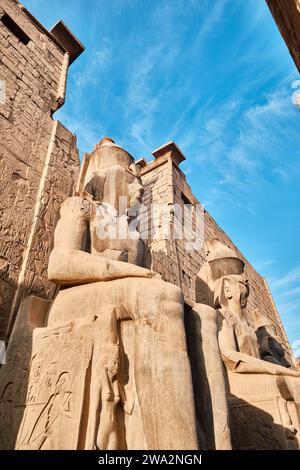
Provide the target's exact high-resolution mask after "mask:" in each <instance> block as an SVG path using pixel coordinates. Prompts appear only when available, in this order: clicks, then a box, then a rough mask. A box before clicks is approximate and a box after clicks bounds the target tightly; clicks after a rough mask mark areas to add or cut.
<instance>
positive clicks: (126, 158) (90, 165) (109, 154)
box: [76, 137, 140, 194]
mask: <svg viewBox="0 0 300 470" xmlns="http://www.w3.org/2000/svg"><path fill="white" fill-rule="evenodd" d="M114 166H118V167H121V168H123V170H124V171H125V172H128V173H130V174H132V175H133V176H135V177H137V178H138V177H140V168H139V167H138V166H137V165H136V164H135V161H134V158H133V157H132V155H130V153H129V152H127V151H126V150H124V149H123V148H122V147H120V146H119V145H117V144H116V143H115V142H114V140H113V139H111V138H110V137H104V138H103V139H101V140H100V142H99V143H98V144H96V145H95V147H94V148H93V150H92V152H91V153H86V154H85V155H84V158H83V163H82V167H81V172H80V176H79V180H78V184H77V188H76V193H77V194H80V193H81V192H82V190H83V189H84V188H85V187H86V186H87V185H88V184H89V183H90V182H91V181H92V180H93V179H94V183H93V184H94V186H96V185H97V175H99V174H103V173H104V172H105V169H108V168H111V167H114Z"/></svg>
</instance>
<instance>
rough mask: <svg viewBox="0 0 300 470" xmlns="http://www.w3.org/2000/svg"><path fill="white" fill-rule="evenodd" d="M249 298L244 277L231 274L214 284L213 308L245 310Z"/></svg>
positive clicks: (247, 286)
mask: <svg viewBox="0 0 300 470" xmlns="http://www.w3.org/2000/svg"><path fill="white" fill-rule="evenodd" d="M248 297H249V285H248V281H247V279H246V278H244V276H242V275H237V274H231V275H227V276H223V277H221V278H220V279H218V280H217V281H216V282H215V289H214V307H215V308H222V307H227V308H229V309H230V310H233V311H240V310H243V309H244V308H246V306H247V300H248Z"/></svg>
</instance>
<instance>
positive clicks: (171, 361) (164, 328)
mask: <svg viewBox="0 0 300 470" xmlns="http://www.w3.org/2000/svg"><path fill="white" fill-rule="evenodd" d="M112 312H114V314H115V315H116V316H117V319H118V320H134V322H133V323H134V331H133V330H131V335H132V338H131V340H132V341H134V353H135V358H134V361H133V362H134V364H129V371H130V373H131V374H133V376H134V385H135V397H134V402H135V403H134V406H138V407H139V408H140V415H141V420H142V426H141V428H142V429H143V431H144V439H143V442H146V446H147V448H148V449H196V448H197V437H196V425H195V411H194V400H193V389H192V380H191V372H190V364H189V360H188V356H187V348H186V338H185V329H184V323H183V297H182V293H181V291H180V289H179V288H177V287H175V286H173V285H171V284H169V283H166V282H163V281H159V280H153V279H142V278H139V279H138V278H126V279H121V280H116V281H110V282H96V283H93V284H87V285H84V286H78V287H72V288H68V289H65V290H63V291H61V292H60V293H59V295H58V296H57V298H56V300H55V302H54V304H53V306H52V308H51V311H50V314H49V319H48V326H58V325H62V324H64V323H68V322H70V321H72V320H79V319H82V320H83V319H84V318H85V317H86V318H91V317H93V316H97V317H98V319H99V324H100V325H101V322H102V320H101V319H103V321H104V323H105V324H106V323H107V321H106V320H107V316H109V315H111V313H112ZM125 353H126V351H125ZM129 440H130V439H129Z"/></svg>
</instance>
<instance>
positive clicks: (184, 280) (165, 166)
mask: <svg viewBox="0 0 300 470" xmlns="http://www.w3.org/2000/svg"><path fill="white" fill-rule="evenodd" d="M141 171H142V180H143V183H144V186H145V192H144V196H143V203H144V204H145V205H147V206H148V207H149V208H150V204H160V203H166V204H168V205H169V207H170V212H171V207H172V204H173V203H177V204H179V205H181V206H183V205H184V204H185V203H189V202H190V203H191V204H193V205H195V204H197V203H198V201H197V199H196V198H195V196H194V195H193V193H192V191H191V188H190V187H189V185H188V184H187V182H186V179H185V176H184V174H183V172H182V171H181V170H180V169H179V168H178V166H177V165H176V164H174V162H173V161H172V159H171V158H168V157H164V156H161V157H159V158H157V159H156V160H155V161H153V162H150V163H149V164H148V165H147V166H145V167H144V168H142V170H141ZM148 212H149V220H150V223H149V227H150V226H151V224H152V225H153V226H155V227H156V228H157V230H159V225H161V224H162V220H161V219H159V218H156V217H155V216H154V217H151V213H150V209H149V211H148ZM166 217H167V216H166ZM172 219H173V216H172V213H170V214H169V221H170V223H171V224H172ZM148 235H149V238H148V244H149V246H150V249H151V252H152V262H153V269H154V270H156V271H158V272H159V273H160V274H162V276H163V278H164V279H165V280H166V281H168V282H171V283H173V284H176V285H178V286H179V287H181V288H182V290H183V293H184V296H185V299H186V301H187V302H193V301H195V300H196V283H195V279H196V275H197V273H198V272H199V269H200V267H201V266H202V264H203V262H204V257H205V252H204V249H203V248H202V249H200V250H196V251H188V250H187V249H186V247H185V241H184V240H163V239H161V240H154V239H153V238H151V236H150V230H149V232H148ZM211 238H217V239H218V240H220V241H222V242H224V243H226V244H227V245H228V246H229V247H231V248H234V249H235V250H236V252H237V253H238V255H239V256H240V257H241V258H242V259H243V261H244V262H245V273H246V275H247V277H248V279H249V284H250V296H249V300H248V306H247V314H248V319H249V322H250V323H251V324H253V323H254V318H253V312H254V310H255V309H259V310H260V311H261V312H262V313H264V314H265V315H267V316H268V317H269V318H271V319H272V320H273V322H274V323H275V324H276V325H277V326H278V328H279V331H280V334H281V337H282V340H283V342H284V344H285V346H286V349H287V351H288V353H289V354H291V350H290V345H289V343H288V339H287V336H286V333H285V331H284V328H283V325H282V323H281V320H280V317H279V314H278V312H277V310H276V307H275V305H274V302H273V300H272V297H271V293H270V291H269V289H268V286H267V284H266V282H265V280H264V279H263V277H262V276H261V275H260V274H259V273H258V272H257V271H256V270H255V269H254V268H253V266H252V265H251V264H250V263H249V262H248V260H247V259H246V258H245V256H244V255H243V254H242V253H241V252H240V251H239V250H238V248H237V247H236V246H235V245H234V243H233V242H232V240H231V239H230V238H229V237H228V236H227V235H226V233H225V232H224V231H223V230H222V229H221V228H220V227H219V226H218V224H217V223H216V222H215V220H214V219H213V218H212V216H211V215H210V214H209V213H208V212H207V211H206V210H204V240H205V239H207V240H208V239H211Z"/></svg>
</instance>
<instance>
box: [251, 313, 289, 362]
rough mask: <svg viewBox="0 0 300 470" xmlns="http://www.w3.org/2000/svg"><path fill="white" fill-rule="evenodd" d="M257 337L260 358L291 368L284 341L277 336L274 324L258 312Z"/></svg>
mask: <svg viewBox="0 0 300 470" xmlns="http://www.w3.org/2000/svg"><path fill="white" fill-rule="evenodd" d="M255 313H256V317H257V318H256V336H257V340H258V344H259V352H260V357H261V359H263V360H264V361H268V362H272V363H273V364H278V365H281V366H283V367H291V364H290V363H289V362H288V360H287V359H286V357H285V349H284V347H283V346H282V340H281V338H280V337H279V336H278V334H277V330H276V326H275V325H274V323H273V322H272V321H271V320H270V319H269V318H267V317H265V316H264V315H262V314H261V313H260V312H259V311H256V312H255Z"/></svg>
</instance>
